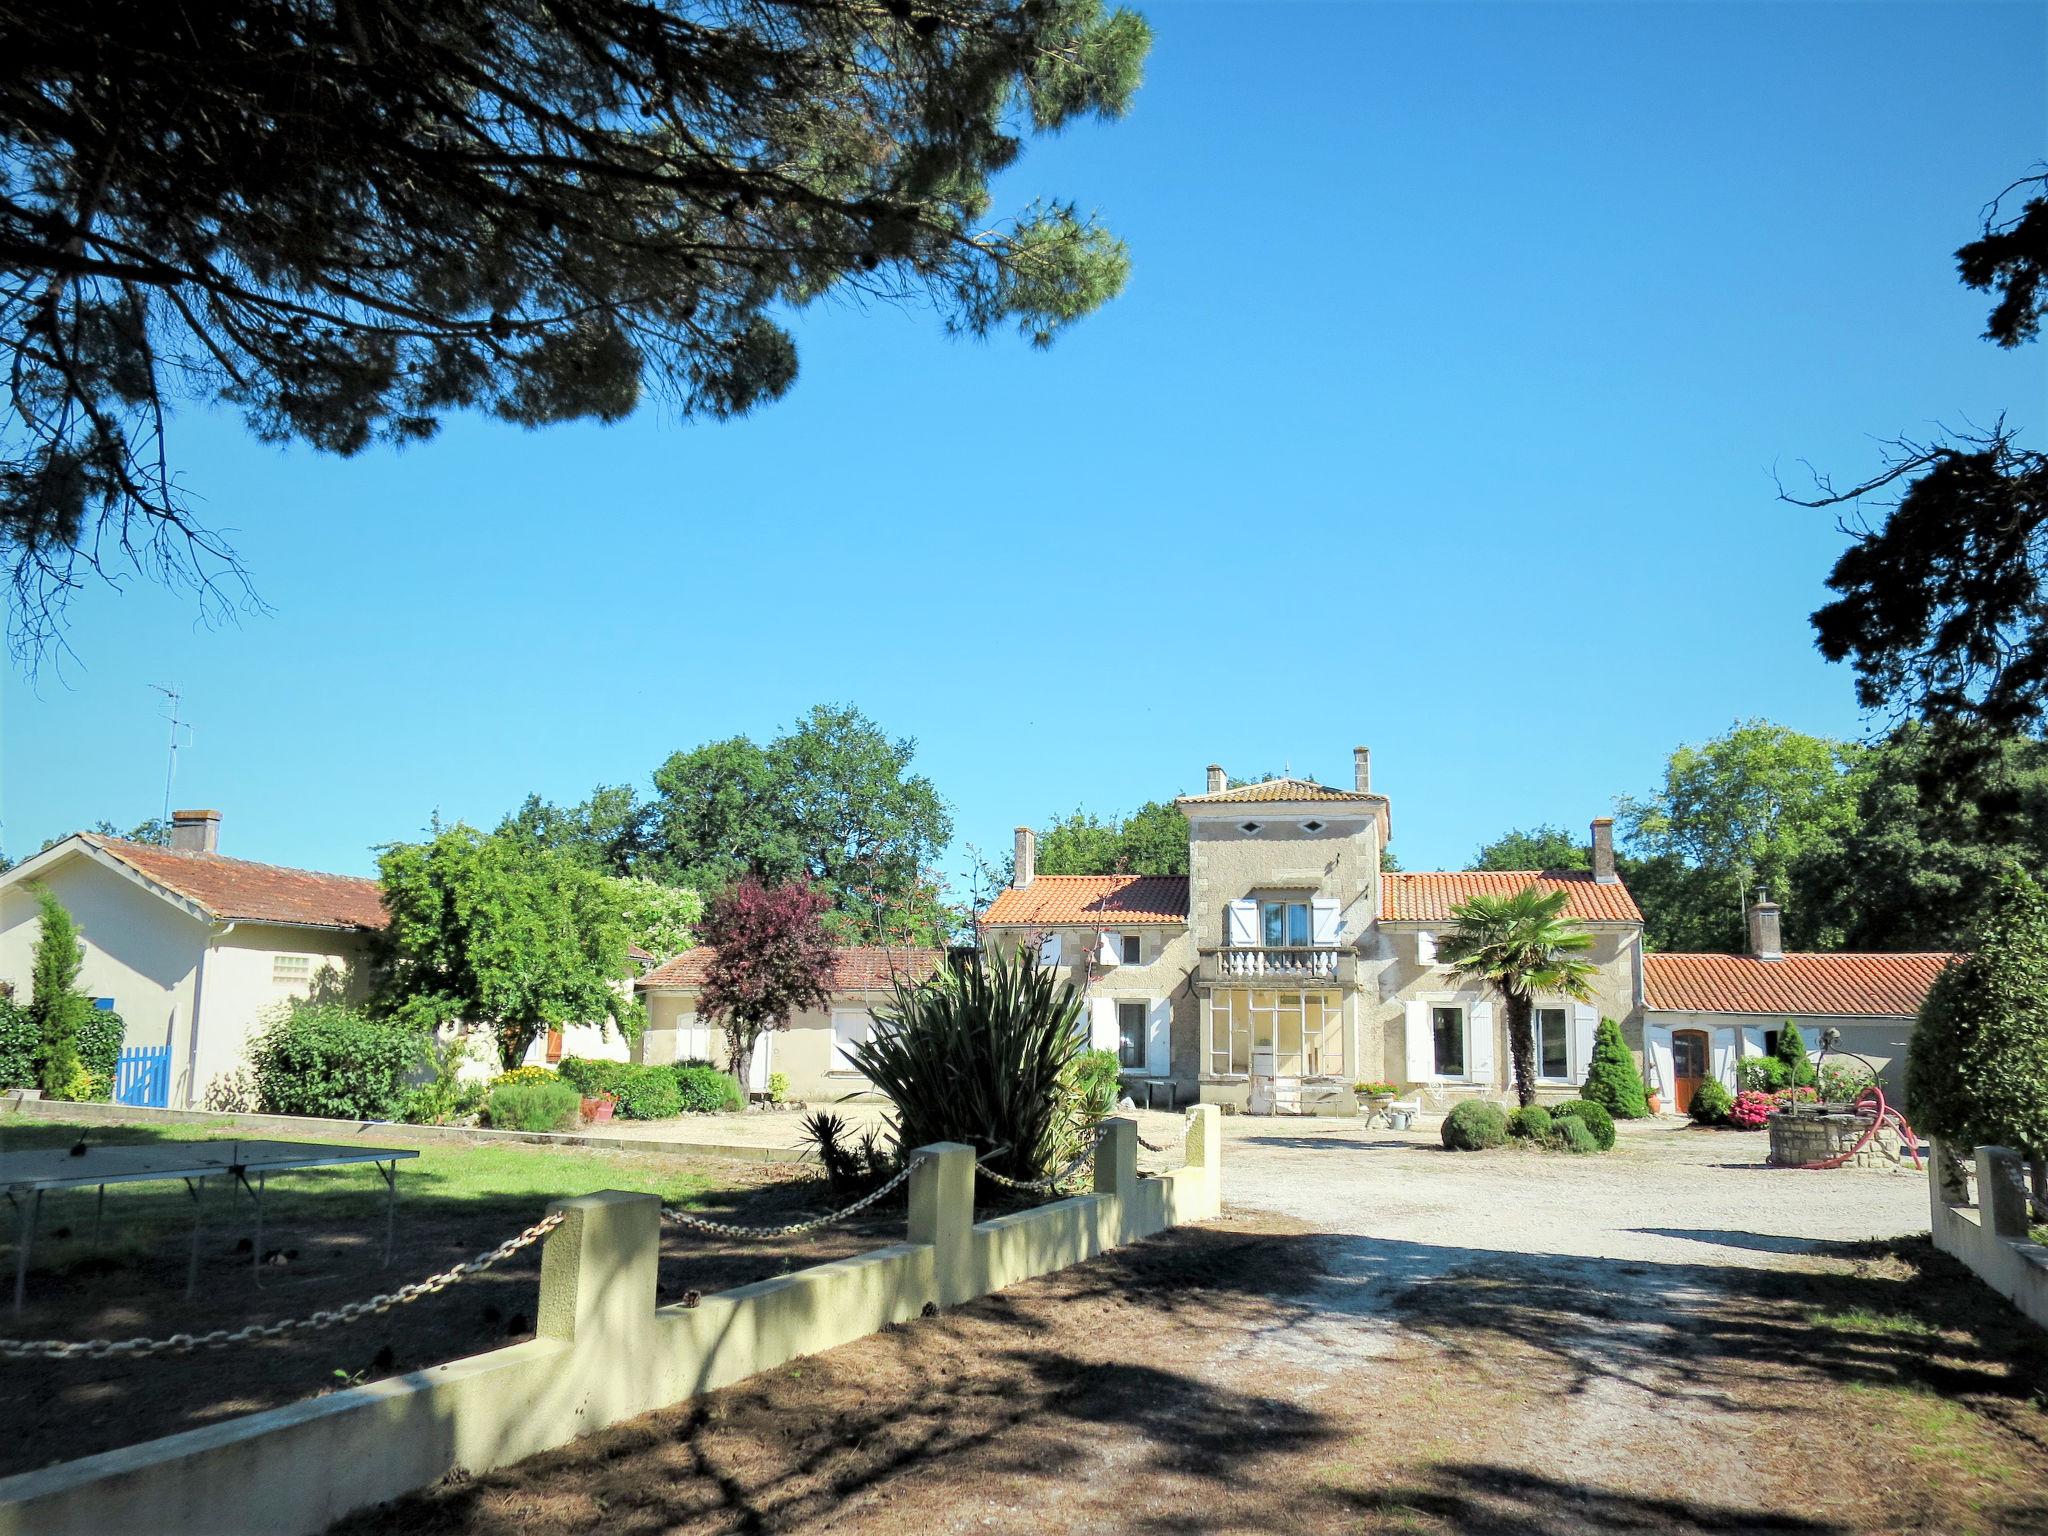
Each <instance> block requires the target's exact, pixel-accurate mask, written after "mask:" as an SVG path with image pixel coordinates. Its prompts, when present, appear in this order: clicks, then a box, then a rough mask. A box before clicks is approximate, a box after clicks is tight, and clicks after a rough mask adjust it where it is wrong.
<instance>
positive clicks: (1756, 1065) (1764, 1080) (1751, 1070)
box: [1735, 1056, 1792, 1093]
mask: <svg viewBox="0 0 2048 1536" xmlns="http://www.w3.org/2000/svg"><path fill="white" fill-rule="evenodd" d="M1791 1081H1792V1073H1791V1071H1790V1069H1788V1068H1787V1067H1786V1065H1785V1063H1783V1062H1782V1061H1780V1060H1778V1058H1777V1057H1775V1056H1745V1057H1743V1058H1742V1060H1740V1061H1738V1062H1736V1063H1735V1089H1736V1092H1738V1093H1739V1092H1741V1091H1742V1090H1743V1089H1745V1088H1751V1089H1754V1090H1756V1091H1757V1092H1758V1093H1776V1092H1777V1091H1778V1090H1779V1089H1780V1088H1783V1087H1785V1086H1787V1085H1788V1084H1789V1083H1790V1082H1791Z"/></svg>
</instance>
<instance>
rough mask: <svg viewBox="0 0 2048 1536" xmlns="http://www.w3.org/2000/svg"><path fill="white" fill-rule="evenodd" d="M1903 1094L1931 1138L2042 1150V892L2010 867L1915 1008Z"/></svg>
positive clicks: (2045, 1066)
mask: <svg viewBox="0 0 2048 1536" xmlns="http://www.w3.org/2000/svg"><path fill="white" fill-rule="evenodd" d="M1906 1101H1907V1105H1908V1111H1909V1113H1910V1114H1911V1115H1912V1117H1913V1123H1914V1125H1915V1126H1916V1127H1917V1128H1918V1129H1919V1130H1921V1131H1923V1132H1925V1133H1927V1134H1928V1135H1930V1136H1933V1137H1935V1138H1937V1139H1938V1140H1942V1141H1947V1142H1951V1143H1953V1144H1955V1145H1956V1146H1959V1147H1963V1148H1969V1147H1978V1146H2004V1147H2014V1148H2017V1149H2019V1150H2020V1151H2023V1152H2025V1153H2027V1154H2029V1155H2030V1156H2032V1157H2039V1156H2041V1155H2042V1154H2043V1153H2044V1152H2048V893H2044V892H2043V891H2042V889H2041V887H2040V886H2039V885H2038V884H2037V883H2036V882H2035V881H2034V880H2033V879H2032V878H2030V877H2029V876H2028V875H2027V874H2026V872H2025V871H2024V870H2022V869H2020V868H2019V867H2018V866H2017V865H2009V866H2007V867H2006V869H2005V870H2003V871H2002V872H2001V873H2000V875H1999V878H1998V891H1997V896H1996V899H1995V900H1994V901H1993V902H1992V903H1991V905H1990V907H1989V908H1988V910H1987V913H1986V916H1985V919H1984V923H1983V926H1982V927H1981V928H1980V929H1979V930H1978V932H1977V934H1976V935H1975V942H1974V943H1972V944H1971V946H1970V953H1969V954H1968V955H1967V956H1966V957H1965V958H1964V959H1963V960H1962V961H1961V962H1960V963H1958V964H1956V965H1953V966H1951V967H1949V969H1948V970H1946V971H1944V972H1943V973H1942V975H1941V976H1940V977H1939V978H1937V979H1936V981H1935V983H1934V986H1933V987H1932V988H1931V989H1930V990H1929V991H1928V994H1927V1000H1926V1001H1925V1002H1924V1003H1922V1004H1921V1005H1920V1017H1919V1019H1918V1021H1917V1022H1916V1023H1915V1025H1914V1027H1913V1042H1912V1050H1911V1053H1910V1054H1909V1055H1908V1057H1907V1059H1906Z"/></svg>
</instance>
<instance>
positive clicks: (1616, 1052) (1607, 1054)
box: [1579, 1019, 1650, 1120]
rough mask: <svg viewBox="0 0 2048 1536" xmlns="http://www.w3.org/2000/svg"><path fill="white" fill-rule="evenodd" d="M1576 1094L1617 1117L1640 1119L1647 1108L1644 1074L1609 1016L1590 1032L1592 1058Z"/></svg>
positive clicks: (1648, 1102)
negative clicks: (1584, 1082) (1583, 1085)
mask: <svg viewBox="0 0 2048 1536" xmlns="http://www.w3.org/2000/svg"><path fill="white" fill-rule="evenodd" d="M1579 1095H1580V1097H1581V1098H1583V1099H1584V1100H1585V1101H1586V1102H1587V1103H1588V1104H1598V1105H1599V1106H1600V1107H1601V1108H1602V1109H1604V1110H1606V1111H1607V1112H1608V1114H1610V1115H1612V1116H1613V1117H1614V1118H1615V1119H1617V1120H1640V1119H1642V1118H1643V1117H1644V1116H1645V1115H1647V1114H1649V1112H1650V1100H1649V1096H1648V1095H1647V1094H1645V1093H1644V1092H1643V1074H1642V1072H1641V1070H1640V1069H1639V1068H1638V1067H1637V1066H1636V1059H1635V1057H1634V1056H1633V1055H1632V1054H1630V1052H1629V1048H1628V1042H1627V1041H1625V1040H1623V1039H1622V1038H1621V1026H1620V1025H1619V1024H1617V1023H1615V1022H1614V1020H1612V1019H1602V1020H1601V1021H1600V1027H1599V1028H1598V1029H1596V1030H1594V1032H1593V1059H1592V1061H1591V1062H1589V1063H1588V1064H1587V1066H1586V1086H1585V1087H1583V1088H1581V1089H1580V1090H1579Z"/></svg>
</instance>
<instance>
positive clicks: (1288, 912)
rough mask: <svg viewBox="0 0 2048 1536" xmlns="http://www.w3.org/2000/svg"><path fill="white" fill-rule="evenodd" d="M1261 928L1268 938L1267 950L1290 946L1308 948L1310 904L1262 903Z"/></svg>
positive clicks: (1301, 902)
mask: <svg viewBox="0 0 2048 1536" xmlns="http://www.w3.org/2000/svg"><path fill="white" fill-rule="evenodd" d="M1259 927H1260V931H1261V932H1263V933H1264V934H1265V936H1266V938H1265V942H1266V948H1268V949H1280V948H1283V947H1285V946H1288V945H1296V946H1300V947H1303V948H1305V947H1307V945H1308V942H1309V931H1310V930H1309V921H1308V903H1307V902H1305V901H1262V902H1260V903H1259Z"/></svg>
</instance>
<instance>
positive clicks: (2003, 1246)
mask: <svg viewBox="0 0 2048 1536" xmlns="http://www.w3.org/2000/svg"><path fill="white" fill-rule="evenodd" d="M2025 1165H2026V1164H2025V1159H2024V1158H2022V1157H2021V1156H2020V1154H2019V1153H2017V1152H2014V1151H2010V1150H2009V1149H2007V1148H2005V1147H1979V1148H1978V1149H1977V1200H1976V1203H1975V1205H1972V1204H1971V1201H1970V1181H1969V1177H1968V1175H1967V1174H1965V1173H1964V1171H1963V1168H1962V1165H1961V1163H1960V1162H1958V1161H1957V1158H1956V1155H1955V1153H1954V1152H1953V1151H1952V1150H1950V1149H1949V1148H1948V1147H1946V1146H1942V1145H1939V1144H1937V1145H1936V1146H1935V1149H1934V1158H1933V1161H1932V1162H1931V1163H1929V1165H1928V1169H1927V1182H1928V1190H1929V1201H1930V1204H1931V1206H1932V1211H1931V1215H1932V1220H1933V1228H1934V1246H1935V1247H1937V1248H1939V1249H1940V1250H1941V1251H1942V1252H1943V1253H1946V1254H1949V1255H1951V1256H1953V1257H1955V1258H1958V1259H1960V1260H1962V1261H1963V1263H1965V1264H1967V1265H1969V1266H1970V1268H1971V1269H1973V1270H1975V1271H1976V1272H1977V1277H1978V1278H1979V1279H1981V1280H1982V1281H1983V1282H1984V1283H1985V1284H1986V1285H1988V1286H1990V1287H1991V1288H1992V1289H1993V1290H1994V1291H1996V1292H1998V1294H1999V1295H2001V1296H2003V1297H2004V1298H2005V1299H2006V1300H2007V1301H2009V1302H2011V1303H2012V1304H2013V1305H2014V1306H2016V1307H2018V1308H2019V1309H2020V1311H2022V1312H2024V1313H2025V1314H2026V1315H2027V1316H2028V1317H2029V1318H2031V1319H2032V1320H2033V1321H2034V1322H2035V1323H2037V1324H2038V1325H2040V1326H2041V1327H2043V1328H2048V1248H2044V1247H2042V1246H2041V1244H2039V1243H2037V1242H2035V1241H2034V1240H2033V1239H2032V1238H2031V1237H2029V1236H2028V1235H2027V1228H2028V1221H2027V1197H2026V1191H2025V1189H2024V1188H2023V1187H2022V1186H2021V1184H2020V1182H2019V1175H2020V1174H2021V1172H2022V1171H2023V1170H2024V1168H2025Z"/></svg>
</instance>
